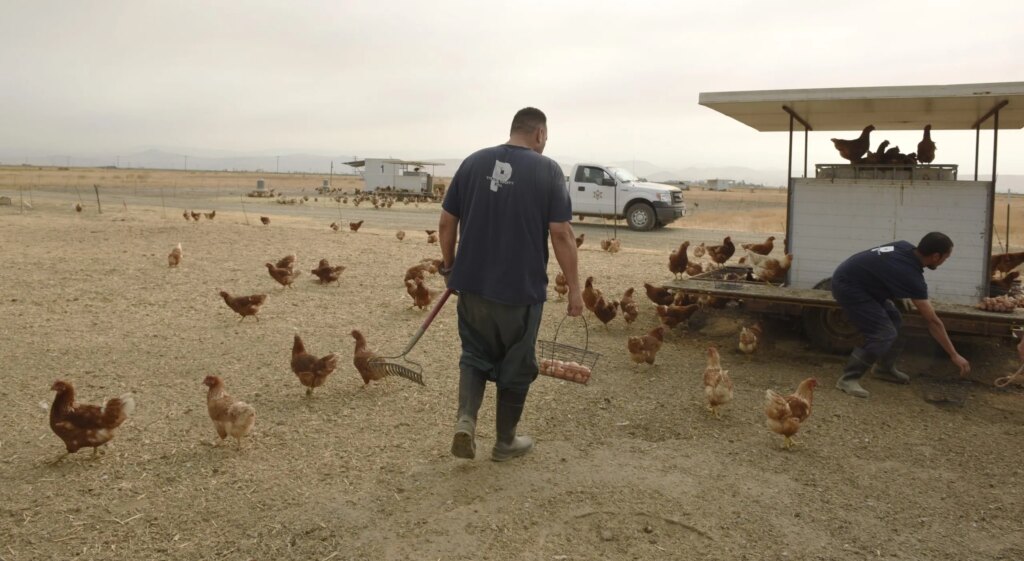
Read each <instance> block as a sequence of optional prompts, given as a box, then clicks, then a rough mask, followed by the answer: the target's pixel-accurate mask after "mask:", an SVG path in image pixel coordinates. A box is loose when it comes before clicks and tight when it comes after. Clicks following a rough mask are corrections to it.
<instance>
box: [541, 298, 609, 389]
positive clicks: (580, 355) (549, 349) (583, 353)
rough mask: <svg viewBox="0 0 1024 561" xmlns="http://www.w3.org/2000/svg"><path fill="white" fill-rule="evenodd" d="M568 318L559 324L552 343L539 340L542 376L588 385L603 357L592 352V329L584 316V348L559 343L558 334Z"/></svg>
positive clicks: (564, 318) (581, 317)
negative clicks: (599, 360) (599, 359)
mask: <svg viewBox="0 0 1024 561" xmlns="http://www.w3.org/2000/svg"><path fill="white" fill-rule="evenodd" d="M568 317H569V316H565V317H563V318H562V319H561V320H560V321H559V322H558V327H556V328H555V336H554V337H553V338H552V339H551V340H550V341H548V340H545V339H538V340H537V361H538V362H539V363H540V374H542V375H544V376H550V377H551V378H558V379H560V380H566V381H568V382H575V383H577V384H584V385H586V384H587V383H589V382H590V377H591V376H592V375H593V373H594V369H595V368H597V359H598V358H600V357H601V355H600V354H598V353H596V352H594V351H591V350H590V329H589V326H588V325H587V319H586V318H585V317H583V316H582V315H581V316H580V319H582V320H583V334H584V343H583V348H582V349H581V348H579V347H576V346H573V345H568V344H566V343H559V342H558V334H559V333H560V332H561V330H562V324H563V323H565V320H566V318H568Z"/></svg>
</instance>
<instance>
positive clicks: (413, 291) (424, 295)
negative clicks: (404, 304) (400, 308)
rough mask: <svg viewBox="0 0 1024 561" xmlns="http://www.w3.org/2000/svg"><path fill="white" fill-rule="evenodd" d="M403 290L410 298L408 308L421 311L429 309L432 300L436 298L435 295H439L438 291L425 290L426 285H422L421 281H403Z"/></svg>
mask: <svg viewBox="0 0 1024 561" xmlns="http://www.w3.org/2000/svg"><path fill="white" fill-rule="evenodd" d="M405 290H406V291H407V292H408V293H409V296H412V306H409V307H410V308H419V309H421V310H425V309H426V308H427V307H429V306H430V303H431V302H433V301H434V298H437V295H438V294H440V293H441V291H440V290H436V289H432V288H427V285H426V284H424V283H423V279H412V280H407V281H405Z"/></svg>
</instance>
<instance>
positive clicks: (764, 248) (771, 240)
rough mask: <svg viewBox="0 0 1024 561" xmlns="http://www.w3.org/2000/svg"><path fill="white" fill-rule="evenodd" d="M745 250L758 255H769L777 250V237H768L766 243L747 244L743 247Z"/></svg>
mask: <svg viewBox="0 0 1024 561" xmlns="http://www.w3.org/2000/svg"><path fill="white" fill-rule="evenodd" d="M740 247H742V248H743V249H746V250H749V251H753V252H754V253H757V254H758V255H768V254H769V253H771V252H772V250H773V249H775V236H768V239H767V240H765V241H764V243H745V244H743V245H741V246H740Z"/></svg>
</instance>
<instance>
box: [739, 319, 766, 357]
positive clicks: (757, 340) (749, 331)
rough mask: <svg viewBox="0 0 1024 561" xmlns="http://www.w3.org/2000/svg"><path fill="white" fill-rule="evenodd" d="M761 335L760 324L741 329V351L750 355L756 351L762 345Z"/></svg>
mask: <svg viewBox="0 0 1024 561" xmlns="http://www.w3.org/2000/svg"><path fill="white" fill-rule="evenodd" d="M761 333H762V329H761V324H760V323H755V324H754V325H751V326H750V327H740V343H739V349H740V351H742V352H743V353H746V354H748V355H749V354H752V353H753V352H754V351H756V350H757V348H758V347H759V346H760V344H761Z"/></svg>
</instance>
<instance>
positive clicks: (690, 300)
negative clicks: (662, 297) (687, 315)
mask: <svg viewBox="0 0 1024 561" xmlns="http://www.w3.org/2000/svg"><path fill="white" fill-rule="evenodd" d="M698 300H700V296H699V295H697V294H692V293H689V292H683V291H681V290H680V291H679V292H676V293H675V294H674V295H673V296H672V303H671V304H669V305H670V306H689V305H690V304H696V303H697V301H698Z"/></svg>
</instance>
